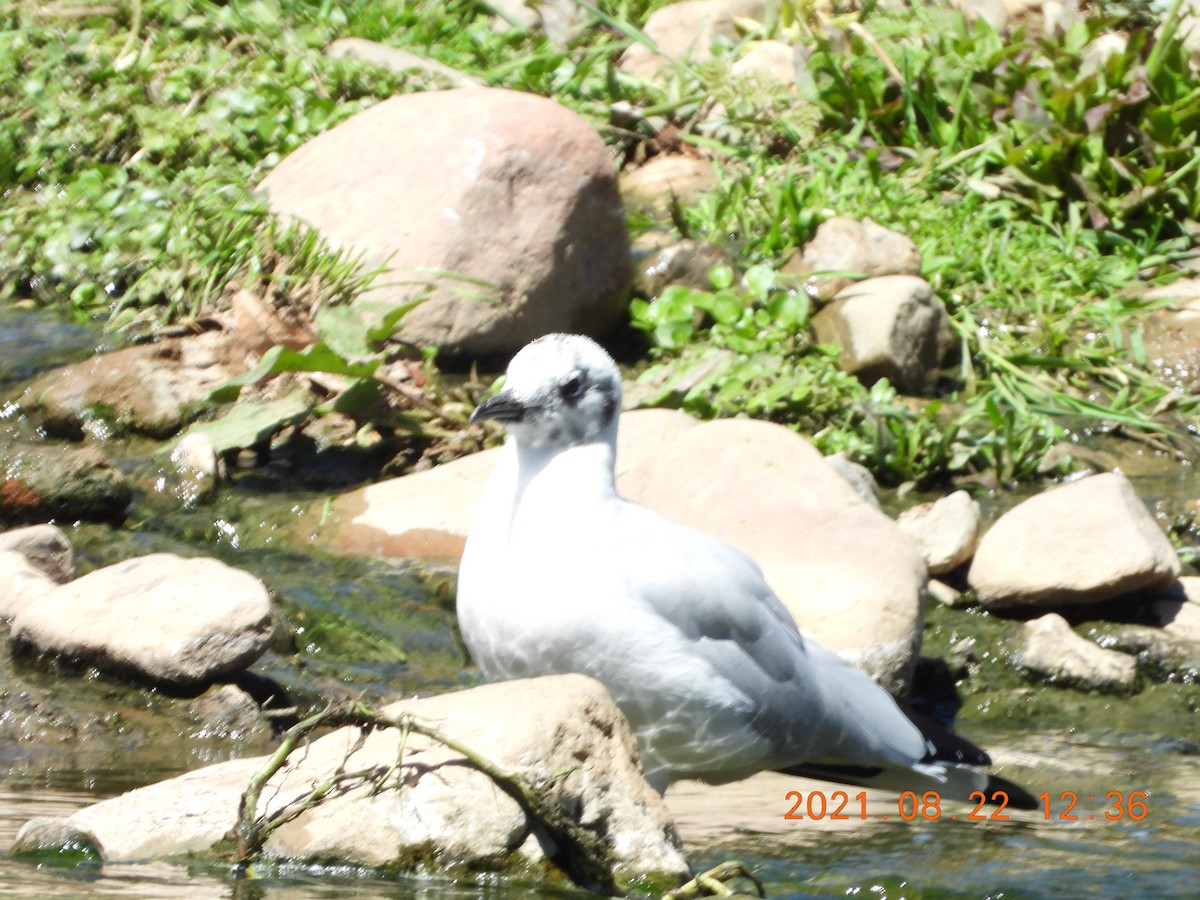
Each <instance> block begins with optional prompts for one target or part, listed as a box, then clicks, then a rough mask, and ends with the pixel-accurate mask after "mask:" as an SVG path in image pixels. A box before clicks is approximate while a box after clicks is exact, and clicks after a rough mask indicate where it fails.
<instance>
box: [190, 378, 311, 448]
mask: <svg viewBox="0 0 1200 900" xmlns="http://www.w3.org/2000/svg"><path fill="white" fill-rule="evenodd" d="M311 407H312V398H311V396H310V395H309V394H308V392H307V391H299V390H298V391H292V393H290V394H287V395H285V396H283V397H279V398H278V399H276V400H246V401H243V402H241V403H238V404H236V405H235V406H233V407H231V408H230V410H229V411H228V412H227V413H225V415H223V416H221V417H220V418H218V419H213V420H212V421H211V422H195V423H193V424H192V426H191V427H190V428H188V430H187V434H192V433H196V432H199V433H201V434H207V435H208V436H209V437H210V438H212V442H213V445H214V446H215V447H216V449H217V452H218V453H226V452H228V451H230V450H239V449H241V448H243V447H253V446H255V445H256V444H260V443H262V442H263V441H266V440H269V439H270V437H271V435H273V434H275V433H276V432H277V431H279V430H280V429H281V428H283V427H284V426H285V425H290V424H292V423H293V422H298V421H300V420H302V419H303V418H304V417H305V416H307V415H308V412H309V410H310V409H311Z"/></svg>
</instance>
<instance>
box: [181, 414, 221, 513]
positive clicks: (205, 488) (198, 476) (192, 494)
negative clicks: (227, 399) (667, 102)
mask: <svg viewBox="0 0 1200 900" xmlns="http://www.w3.org/2000/svg"><path fill="white" fill-rule="evenodd" d="M171 465H172V466H174V468H175V479H174V481H175V483H174V488H175V495H176V497H177V498H178V499H179V500H180V501H181V502H182V503H183V505H184V506H185V507H191V506H194V505H195V504H196V503H199V502H202V501H204V500H207V499H209V498H210V497H212V495H213V494H214V493H215V492H216V489H217V485H218V484H219V483H220V482H221V481H222V480H223V479H224V477H225V464H224V461H223V460H222V459H221V454H219V453H218V452H217V448H216V445H215V444H214V443H213V439H212V436H211V435H209V434H208V433H207V432H204V431H189V432H188V433H187V434H185V435H184V436H183V437H181V438H180V439H179V440H178V441H177V442H176V444H175V446H174V447H173V448H172V449H171Z"/></svg>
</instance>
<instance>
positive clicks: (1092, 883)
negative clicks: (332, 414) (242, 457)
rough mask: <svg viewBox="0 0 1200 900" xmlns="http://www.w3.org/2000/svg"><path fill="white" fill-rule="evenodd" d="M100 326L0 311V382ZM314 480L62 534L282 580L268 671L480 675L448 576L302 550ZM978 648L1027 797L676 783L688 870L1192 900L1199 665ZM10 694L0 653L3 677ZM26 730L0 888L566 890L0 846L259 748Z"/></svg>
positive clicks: (937, 643)
mask: <svg viewBox="0 0 1200 900" xmlns="http://www.w3.org/2000/svg"><path fill="white" fill-rule="evenodd" d="M96 339H97V335H95V334H94V333H92V332H90V331H89V330H88V329H86V328H81V327H78V326H72V325H64V324H62V323H61V322H59V321H58V320H55V319H52V318H50V317H48V316H46V315H44V314H41V313H36V312H32V311H11V310H10V311H3V312H2V313H0V387H3V388H4V389H5V395H7V393H9V392H11V387H12V386H13V385H14V384H15V383H16V382H17V381H19V380H21V379H24V378H26V377H29V376H30V375H32V374H34V373H35V372H37V371H40V370H42V369H45V368H46V367H48V366H50V365H52V364H57V363H59V362H63V361H66V360H67V359H70V358H77V357H78V356H79V355H80V354H81V353H86V352H87V351H88V349H90V347H91V346H93V345H94V344H95V341H96ZM2 401H3V397H0V402H2ZM117 455H118V456H119V452H118V454H117ZM123 465H124V466H125V467H126V468H127V469H129V470H131V471H133V470H136V468H137V466H138V465H140V463H139V462H137V461H136V460H134V459H133V458H132V457H131V458H130V460H127V461H124V462H123ZM1137 483H1138V485H1139V489H1141V490H1142V492H1143V495H1144V496H1146V497H1147V499H1149V500H1152V501H1154V500H1162V499H1164V497H1166V496H1167V495H1170V496H1172V497H1175V498H1178V497H1197V496H1200V483H1198V482H1197V480H1196V479H1195V477H1194V476H1193V474H1192V473H1191V470H1190V469H1181V468H1180V467H1178V466H1176V465H1175V464H1172V463H1163V465H1162V466H1161V467H1158V468H1157V469H1156V470H1155V471H1154V472H1152V473H1147V475H1146V476H1145V477H1144V478H1142V479H1140V480H1139V481H1138V482H1137ZM320 499H321V498H320V496H319V495H315V494H299V493H287V494H283V493H280V492H279V491H278V490H276V489H273V488H271V487H270V486H264V485H263V484H260V483H259V482H257V481H256V480H254V479H252V478H243V479H241V480H238V481H235V485H234V486H233V487H231V488H229V489H228V490H227V491H226V492H225V493H224V494H223V495H222V496H221V497H220V498H219V499H218V501H217V502H216V503H215V504H213V505H211V506H204V507H201V508H199V509H197V510H194V511H191V512H185V511H179V510H174V509H168V508H167V507H166V505H165V504H164V503H162V502H161V501H159V502H155V500H154V498H146V497H142V498H140V499H139V501H138V504H137V506H136V514H135V515H133V516H131V518H130V521H129V522H127V523H126V525H125V527H123V528H121V529H111V528H108V527H106V526H97V525H80V526H75V527H68V528H66V531H67V532H68V535H69V537H70V538H71V540H72V542H73V544H74V545H75V547H76V552H77V556H78V558H79V564H80V570H81V572H82V571H87V570H89V569H92V568H96V567H98V566H101V565H106V564H108V563H111V562H115V561H117V560H120V559H124V558H127V557H129V556H133V555H136V554H141V553H146V552H151V551H154V550H172V551H175V552H181V553H185V554H196V553H204V554H210V555H214V556H218V557H220V558H221V559H223V560H224V561H226V562H228V563H230V564H233V565H237V566H240V567H242V568H245V569H247V570H248V571H251V572H253V573H254V574H256V575H258V576H259V577H260V578H262V579H263V581H264V582H265V583H266V584H267V585H268V586H269V587H270V588H271V589H272V590H273V592H274V593H275V595H276V596H277V598H279V600H280V603H281V605H282V607H283V609H284V612H285V613H286V615H287V616H288V619H289V622H290V623H291V625H292V630H293V633H294V634H296V636H297V638H296V647H294V648H292V651H291V652H285V651H282V650H277V651H273V652H271V653H269V654H268V655H267V656H266V657H264V659H263V661H262V662H260V663H259V664H258V665H257V666H256V667H255V671H256V672H257V673H258V674H260V675H263V676H266V677H269V678H271V679H273V680H275V681H276V682H277V683H279V684H281V685H283V686H284V687H285V689H288V690H296V691H303V690H304V689H305V687H304V685H305V683H309V684H320V685H322V686H323V687H324V688H326V689H328V687H329V686H330V685H335V686H340V689H342V690H344V691H345V692H346V693H358V692H363V693H365V694H366V695H367V696H368V698H378V699H385V698H388V697H395V696H397V695H404V694H414V693H416V694H428V693H437V692H441V691H445V690H450V689H454V688H458V687H463V686H468V685H470V684H473V683H475V681H476V679H477V674H476V673H475V672H474V670H473V669H472V668H471V666H470V665H469V662H468V661H467V660H466V659H465V656H464V654H463V651H462V648H461V645H460V643H459V641H458V638H457V633H456V630H455V627H454V613H453V572H452V571H450V570H445V569H438V568H430V567H425V566H418V565H416V564H412V565H408V564H402V563H396V562H382V561H377V560H361V559H343V558H338V557H335V556H332V555H329V554H326V553H324V552H322V551H319V550H316V549H314V548H312V547H310V546H308V545H307V544H306V543H305V541H304V540H303V538H302V537H301V535H302V534H303V531H304V528H303V525H304V522H305V517H306V516H311V515H314V513H313V512H312V510H313V508H314V506H315V505H317V504H318V502H319V500H320ZM1009 502H1011V499H1010V501H1009ZM1002 627H1003V628H1011V627H1016V626H1015V625H1014V624H1013V623H996V622H994V621H992V618H991V617H986V616H982V615H980V614H966V613H961V612H956V613H949V612H948V611H945V610H941V609H931V610H930V614H929V627H928V631H927V640H926V646H927V648H928V649H927V652H934V653H936V652H938V650H939V648H943V647H945V646H948V645H949V644H951V643H953V642H954V641H955V640H958V639H960V638H961V637H962V636H964V635H970V636H975V637H976V638H977V640H978V642H979V646H980V647H981V648H986V647H987V646H988V642H989V641H994V640H995V639H996V635H997V634H999V633H1000V632H999V631H998V630H997V629H999V628H1002ZM983 655H984V661H983V663H982V664H981V666H982V671H983V676H982V681H983V682H985V685H984V688H983V689H980V690H979V691H977V692H975V693H972V694H970V695H968V696H964V697H963V698H962V707H961V709H960V710H959V713H958V719H957V723H956V727H957V729H958V730H960V731H961V732H963V733H964V734H965V735H967V736H969V737H971V738H972V739H974V740H975V741H976V742H978V743H980V744H982V745H983V746H986V747H988V748H989V749H991V750H992V751H993V755H994V757H995V758H996V759H997V761H998V762H999V763H1001V764H1003V765H1004V766H1005V767H1006V774H1007V775H1009V776H1011V777H1012V778H1013V779H1014V780H1018V781H1020V782H1021V783H1023V784H1025V785H1026V786H1028V787H1029V788H1030V789H1031V791H1032V793H1034V794H1035V795H1036V794H1041V793H1042V792H1045V798H1046V799H1045V801H1044V803H1045V806H1044V808H1043V809H1042V810H1039V811H1037V812H1033V813H1015V812H1013V813H1010V818H1009V819H1008V820H1005V821H1000V820H993V819H991V818H988V816H989V815H990V813H991V810H990V809H985V810H983V811H981V812H979V813H978V814H976V815H975V816H973V815H972V812H973V811H972V809H971V807H970V806H961V805H956V804H951V803H948V802H947V803H933V802H931V801H930V799H929V798H917V797H911V796H910V797H905V798H897V797H895V796H892V795H888V794H882V793H880V794H876V793H871V794H870V795H867V796H863V797H859V796H858V795H857V790H856V789H848V790H846V789H842V788H838V787H836V786H832V785H825V784H820V783H816V782H801V781H798V780H796V779H792V778H788V777H785V776H779V775H760V776H758V777H756V778H753V779H750V780H748V781H745V782H741V783H738V784H734V785H728V786H724V787H720V788H712V787H706V786H701V785H678V786H676V787H675V788H673V789H672V790H671V791H670V792H669V793H668V796H667V799H668V802H669V805H670V806H671V808H672V811H673V812H674V814H675V816H676V819H677V822H678V825H679V829H680V832H681V835H682V836H683V838H684V840H685V842H686V844H687V847H688V853H689V858H690V859H691V860H692V861H693V865H694V866H696V867H698V868H703V867H707V866H710V865H716V864H718V863H720V862H723V861H726V860H729V859H739V860H741V861H742V862H744V863H746V864H747V865H749V866H750V867H752V868H753V869H754V870H755V871H756V872H757V874H758V876H759V877H760V878H761V879H762V880H763V882H764V883H765V885H766V888H767V891H768V896H771V897H834V896H841V897H844V896H855V897H872V898H889V897H909V898H911V897H937V898H942V897H975V898H983V897H988V898H999V897H1005V898H1011V897H1027V898H1039V897H1046V898H1049V897H1112V898H1118V897H1119V898H1125V897H1134V896H1136V897H1189V896H1197V895H1200V880H1198V876H1200V711H1198V709H1200V689H1197V687H1196V686H1195V683H1194V679H1191V680H1190V681H1189V683H1186V684H1178V683H1177V684H1153V683H1149V682H1148V683H1147V684H1146V686H1145V687H1144V689H1143V690H1142V692H1141V693H1140V694H1138V695H1137V696H1136V697H1134V698H1128V699H1120V698H1104V697H1087V696H1084V695H1080V694H1075V693H1072V692H1069V691H1064V690H1059V689H1055V688H1051V687H1045V686H1029V685H1024V684H1021V683H1019V682H1017V681H1015V680H1013V679H1012V678H1011V676H1004V675H1002V674H1001V667H1000V665H999V661H995V662H996V666H995V667H994V668H989V666H990V664H991V662H993V661H992V660H990V659H989V658H988V655H987V651H986V649H984V651H983ZM26 674H27V677H29V678H31V679H33V681H34V682H37V683H39V684H40V683H49V682H50V680H52V679H54V678H56V677H57V678H59V681H60V682H61V683H62V684H61V689H62V690H63V691H66V692H72V691H73V692H80V694H81V695H83V696H86V697H93V696H94V697H101V696H103V697H104V698H106V702H112V703H114V704H120V703H123V704H126V705H125V706H121V707H120V714H121V715H124V716H126V717H127V719H128V720H131V721H132V719H133V717H135V716H136V715H142V716H145V715H146V709H144V708H143V709H140V710H138V709H136V708H135V707H136V706H137V704H138V703H139V702H141V701H138V700H137V699H136V697H134V698H133V699H130V696H127V695H121V696H120V697H119V698H117V699H113V698H114V697H116V694H115V693H114V692H115V691H116V690H117V689H116V688H114V687H111V686H105V685H103V684H97V683H93V680H90V679H86V678H83V679H80V678H67V677H65V676H53V675H28V673H26ZM38 679H41V680H40V681H38ZM31 683H32V682H31ZM10 690H12V687H11V686H10V685H9V684H6V683H5V681H4V674H3V671H0V693H3V692H5V691H10ZM87 692H92V693H90V694H89V693H87ZM106 692H107V693H106ZM10 699H11V698H10ZM76 699H78V698H76ZM89 702H90V701H89ZM143 706H144V703H143ZM9 714H10V715H11V712H10V713H9ZM3 724H4V723H3V722H0V725H3ZM43 737H44V736H43ZM42 739H43V738H39V736H38V735H32V736H31V737H30V741H31V743H29V744H27V745H23V746H22V747H21V748H19V750H18V752H17V753H16V754H15V755H14V754H12V753H10V754H9V755H7V756H6V755H3V754H0V894H5V895H16V896H28V897H35V896H36V897H78V896H83V895H87V896H93V895H94V896H113V897H139V898H142V897H164V898H167V897H185V896H186V897H189V898H195V897H233V898H241V897H253V898H267V897H279V898H283V897H287V898H296V900H299V898H326V897H350V896H380V897H384V896H386V897H416V896H421V897H436V898H454V897H460V896H480V895H486V896H526V895H528V894H530V893H531V892H537V893H539V894H540V895H542V896H549V895H551V894H553V895H569V892H564V891H561V890H553V891H550V890H541V891H536V889H534V888H531V887H530V886H529V885H520V884H512V883H509V882H503V881H496V880H495V879H490V878H481V879H480V880H479V881H478V882H468V883H454V882H451V881H448V880H445V879H438V878H422V877H402V878H387V879H385V878H382V877H380V876H378V875H377V874H374V873H365V872H359V871H352V870H313V869H298V868H297V869H285V870H275V869H264V870H262V871H259V872H253V873H244V874H241V875H237V874H234V873H232V872H230V871H228V870H226V869H223V868H221V867H219V866H215V865H212V864H209V863H204V864H200V863H195V862H190V863H189V862H179V863H165V862H158V863H148V864H144V865H99V864H81V863H78V862H70V861H65V860H55V859H43V860H40V861H30V860H25V859H21V860H17V859H13V858H10V857H9V856H7V853H6V851H7V849H8V848H9V847H10V845H11V843H12V840H13V838H14V837H15V835H16V832H17V831H18V830H19V828H20V827H21V825H23V824H24V823H25V822H26V821H27V820H29V819H31V818H34V817H36V816H44V815H66V814H69V813H70V812H72V811H73V810H75V809H78V808H80V807H83V806H86V805H88V804H91V803H94V802H96V801H97V800H99V799H102V798H105V797H109V796H113V795H116V794H119V793H121V792H123V791H126V790H129V789H131V788H133V787H137V786H139V785H142V784H146V783H150V782H153V781H157V780H159V779H161V778H164V777H169V776H171V775H175V774H178V773H179V772H182V771H186V770H187V769H190V768H195V767H197V766H200V765H204V764H207V763H210V762H214V761H218V760H221V759H227V758H230V757H231V756H237V755H241V754H242V753H243V752H245V753H261V752H262V748H261V746H258V745H255V746H253V747H251V746H241V745H239V744H238V743H236V742H234V743H230V742H228V741H224V742H220V741H211V740H206V739H204V738H203V737H202V736H197V735H194V734H193V735H171V734H167V735H160V736H158V737H157V738H156V739H155V740H153V741H151V742H150V743H149V744H146V743H142V744H140V745H136V746H134V745H130V746H128V747H121V746H120V745H119V744H118V745H115V746H116V749H114V744H113V743H112V742H107V743H102V744H97V745H95V746H94V747H93V746H92V745H90V744H89V742H87V741H81V742H79V743H78V744H77V745H73V746H70V747H63V746H50V747H47V746H42V745H40V744H38V743H37V742H38V741H39V740H42ZM42 751H45V752H42ZM839 791H845V793H844V794H843V795H839V794H838V792H839ZM839 803H841V804H842V806H841V808H840V812H839V810H838V804H839ZM789 812H790V813H792V817H791V818H788V817H787V814H788V813H789ZM1072 817H1073V818H1072ZM746 887H747V888H748V887H749V886H748V885H747V886H746Z"/></svg>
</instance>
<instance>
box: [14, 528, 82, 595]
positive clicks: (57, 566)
mask: <svg viewBox="0 0 1200 900" xmlns="http://www.w3.org/2000/svg"><path fill="white" fill-rule="evenodd" d="M2 550H15V551H16V552H18V553H20V554H21V555H23V556H24V557H25V558H26V559H27V560H29V563H30V564H31V565H32V566H33V567H34V568H36V569H37V570H38V571H40V572H41V573H42V574H44V575H45V576H46V577H47V578H49V579H51V580H52V581H54V582H55V583H56V584H66V583H67V582H68V581H70V580H71V579H72V578H74V577H75V552H74V550H72V549H71V542H70V541H69V540H67V536H66V535H65V534H63V533H62V529H60V528H58V527H57V526H55V525H30V526H28V527H26V528H14V529H12V530H11V531H5V532H4V533H3V534H0V551H2Z"/></svg>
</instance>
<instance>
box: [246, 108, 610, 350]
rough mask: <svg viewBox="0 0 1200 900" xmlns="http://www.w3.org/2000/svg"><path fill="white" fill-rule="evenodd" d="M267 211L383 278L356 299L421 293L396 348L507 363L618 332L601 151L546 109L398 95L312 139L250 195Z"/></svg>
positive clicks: (575, 122)
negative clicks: (262, 200)
mask: <svg viewBox="0 0 1200 900" xmlns="http://www.w3.org/2000/svg"><path fill="white" fill-rule="evenodd" d="M259 187H260V190H262V191H263V192H264V193H265V194H266V196H267V200H268V202H269V204H270V207H271V209H272V211H273V212H275V213H276V214H278V215H281V216H284V217H289V218H292V217H294V218H298V219H301V220H303V221H304V222H306V223H308V224H309V225H310V226H312V227H313V228H314V229H316V231H317V232H319V233H320V235H321V236H322V237H323V238H325V240H327V241H328V242H330V243H331V244H332V245H333V246H335V247H338V248H341V249H345V250H348V251H350V252H352V253H354V254H359V255H360V256H361V260H362V262H363V264H364V265H365V266H366V267H368V268H371V267H382V268H383V271H382V273H381V275H380V276H379V278H378V279H377V282H376V283H377V286H376V287H374V288H373V289H371V290H370V291H368V292H367V293H365V294H364V295H362V297H360V303H365V304H367V305H372V304H382V305H385V306H397V305H401V304H404V303H408V302H410V301H412V300H413V299H414V298H417V297H420V296H425V295H426V293H427V299H426V300H425V301H424V302H423V303H422V304H421V305H420V306H419V307H417V308H416V309H415V310H413V311H412V312H411V313H409V314H408V315H407V316H406V317H405V319H404V321H403V324H402V326H401V328H400V331H399V334H400V336H401V337H402V338H404V339H406V340H409V341H413V342H415V343H418V344H432V345H435V346H437V347H438V348H439V349H441V350H442V351H443V352H445V353H449V354H454V355H467V356H481V355H489V354H505V353H510V352H513V351H515V350H516V349H518V348H519V347H521V346H523V345H524V344H525V343H527V342H528V341H530V340H532V339H533V338H535V337H538V336H540V335H542V334H546V333H547V332H552V331H576V332H583V333H586V334H591V335H603V334H604V333H606V332H608V331H610V330H611V329H612V328H614V327H615V326H616V325H617V324H618V323H619V322H620V320H621V317H622V314H623V312H624V308H625V300H626V295H627V292H628V288H629V281H630V276H631V267H630V258H629V237H628V234H627V231H626V228H625V218H624V214H623V212H622V209H621V199H620V196H619V193H618V191H617V180H616V174H615V171H614V168H613V163H612V160H611V159H610V157H609V154H608V151H607V149H606V148H605V146H604V142H603V141H602V140H601V139H600V137H599V136H598V135H597V134H596V132H595V131H594V130H593V129H592V127H591V126H590V125H589V124H588V123H587V122H586V121H584V120H583V119H582V118H580V117H579V116H578V115H576V114H575V113H573V112H571V111H570V110H568V109H566V108H565V107H563V106H560V105H559V104H557V103H555V102H554V101H553V100H548V99H545V98H543V97H536V96H533V95H530V94H521V93H517V92H514V91H506V90H499V89H492V88H478V89H458V90H450V91H429V92H426V93H419V94H408V95H405V96H400V97H393V98H391V99H390V100H385V101H384V102H382V103H380V104H378V105H376V106H374V107H372V108H371V109H368V110H366V111H365V112H362V113H359V114H358V115H356V116H354V117H353V118H351V119H350V120H348V121H346V122H343V123H342V124H341V125H338V126H337V127H336V128H333V129H331V130H329V131H327V132H325V133H324V134H322V135H319V136H318V137H316V138H314V139H313V140H311V141H309V142H308V143H307V144H305V145H304V146H303V147H301V148H300V149H299V150H297V151H296V152H295V153H293V154H292V155H291V156H289V157H288V158H287V159H285V160H284V161H283V162H282V163H280V164H279V166H277V167H276V168H275V170H274V171H273V172H271V174H270V175H268V176H267V177H266V179H264V180H263V182H262V184H261V185H260V186H259Z"/></svg>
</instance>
